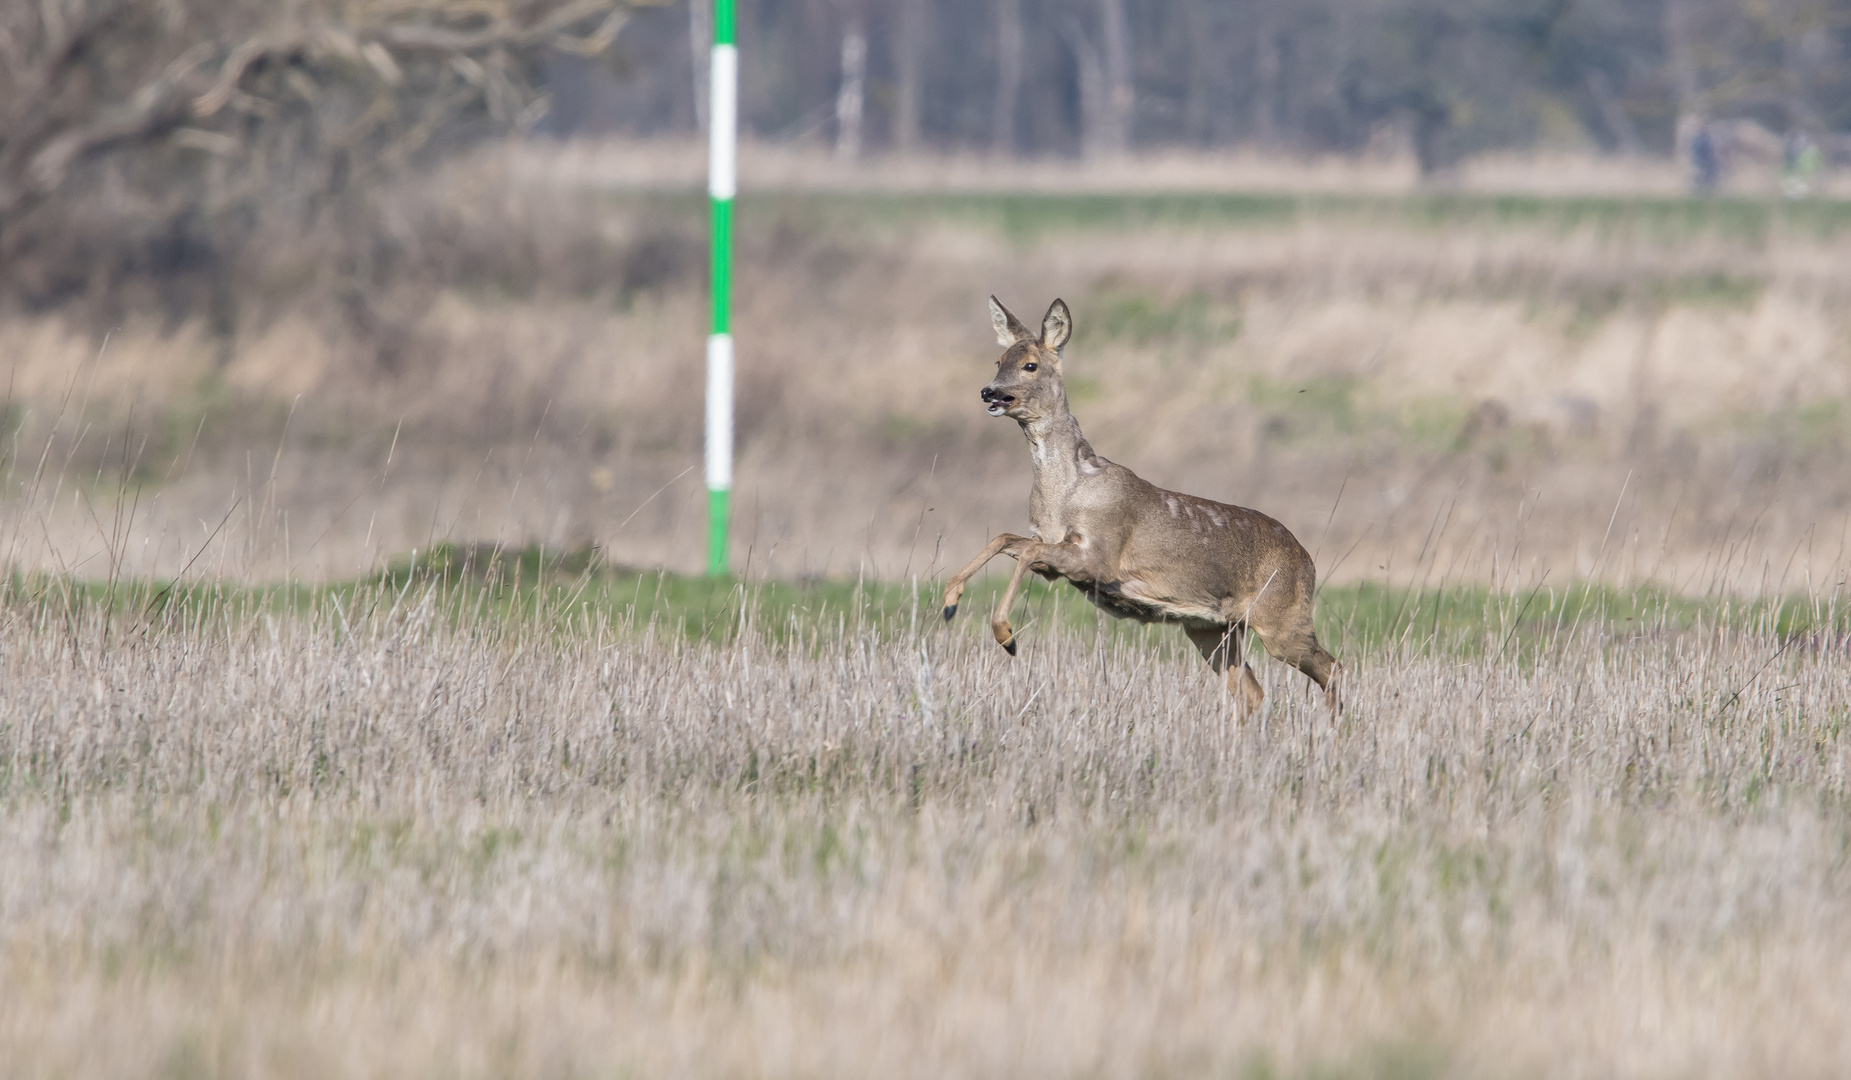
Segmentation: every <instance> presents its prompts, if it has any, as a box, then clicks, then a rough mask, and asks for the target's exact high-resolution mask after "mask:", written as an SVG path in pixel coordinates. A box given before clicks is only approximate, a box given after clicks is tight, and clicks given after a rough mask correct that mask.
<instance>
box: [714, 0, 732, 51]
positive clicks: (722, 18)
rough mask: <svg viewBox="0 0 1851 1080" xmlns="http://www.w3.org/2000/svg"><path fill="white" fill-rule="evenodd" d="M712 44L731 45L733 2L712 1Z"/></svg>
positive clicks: (730, 0)
mask: <svg viewBox="0 0 1851 1080" xmlns="http://www.w3.org/2000/svg"><path fill="white" fill-rule="evenodd" d="M713 43H714V44H715V45H731V44H733V0H713Z"/></svg>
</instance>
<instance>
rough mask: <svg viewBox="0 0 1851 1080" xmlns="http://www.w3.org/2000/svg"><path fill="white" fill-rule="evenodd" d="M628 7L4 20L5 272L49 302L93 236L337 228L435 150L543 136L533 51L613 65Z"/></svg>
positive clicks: (158, 7) (227, 9)
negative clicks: (356, 204)
mask: <svg viewBox="0 0 1851 1080" xmlns="http://www.w3.org/2000/svg"><path fill="white" fill-rule="evenodd" d="M631 6H633V5H632V4H630V3H628V2H627V0H503V2H499V3H493V4H485V3H480V2H476V0H298V2H296V3H290V4H278V3H273V2H271V0H39V2H37V3H25V2H15V3H10V4H5V5H0V268H4V269H0V274H5V275H7V276H10V277H12V278H13V279H14V280H13V281H12V282H11V284H13V285H15V286H16V287H18V288H21V289H23V291H24V292H26V293H27V294H29V295H33V296H38V297H40V298H41V299H47V300H50V299H56V298H57V297H58V296H59V295H61V294H63V293H67V292H69V291H71V290H72V289H73V288H83V287H84V282H83V281H81V280H79V281H76V282H73V281H71V280H70V279H71V278H72V277H73V275H75V276H76V277H77V278H80V279H81V278H83V277H85V276H89V277H94V275H95V274H96V273H97V272H98V269H97V268H98V265H99V260H98V259H97V258H96V257H95V254H94V253H89V254H85V253H83V252H77V253H76V254H75V255H69V254H68V249H70V247H71V245H72V244H73V243H74V242H75V241H74V240H73V236H74V235H75V234H76V232H81V231H82V227H83V226H84V225H85V224H86V223H89V224H90V225H92V226H99V225H100V224H102V223H107V224H108V225H109V226H110V228H112V229H115V230H116V231H117V232H118V233H120V234H121V235H122V236H124V237H127V238H129V239H131V240H132V239H133V237H134V235H135V234H136V233H137V232H138V231H139V232H141V233H145V234H148V235H171V234H172V233H173V232H174V231H175V230H176V229H179V230H183V231H190V233H191V234H192V235H194V236H195V237H197V236H199V235H202V234H203V235H206V236H207V237H208V239H207V240H204V241H199V242H202V243H221V244H222V243H229V241H227V240H226V239H225V237H226V232H225V231H224V230H220V231H219V232H217V233H214V232H213V228H212V226H213V224H214V223H220V224H226V228H227V229H233V228H237V227H245V226H248V224H249V222H250V221H251V220H253V219H254V218H256V217H259V216H262V215H264V214H276V213H285V214H288V213H293V214H295V215H297V216H298V217H299V218H301V219H302V220H303V221H304V223H305V224H306V223H313V221H314V220H315V219H317V218H320V217H323V216H326V215H329V214H334V215H336V216H339V215H340V214H341V213H343V212H344V211H346V210H351V202H350V200H351V199H353V198H355V197H357V196H359V195H360V194H362V193H364V192H365V191H366V190H368V188H369V185H370V184H371V183H373V182H374V181H376V180H378V179H379V178H380V177H382V176H384V175H386V174H390V173H391V172H393V171H394V170H397V169H401V168H403V167H405V166H407V165H410V164H412V163H414V162H417V161H419V160H421V159H424V158H427V157H428V156H430V155H431V154H432V153H434V152H435V151H437V150H438V149H441V148H442V147H445V146H449V145H455V144H457V143H458V142H460V141H461V140H463V139H466V138H467V137H469V136H470V135H472V134H483V133H489V132H495V131H509V130H521V129H523V128H526V127H530V126H532V125H533V124H534V122H536V121H537V120H538V119H539V118H540V117H541V116H542V115H543V114H544V112H545V109H546V97H545V95H544V93H543V91H542V89H541V88H540V86H539V85H538V81H539V80H538V68H539V64H538V58H539V54H540V53H541V52H542V51H543V50H546V49H559V50H566V51H570V52H576V53H582V54H595V53H599V52H602V51H603V50H604V49H606V48H607V47H608V46H609V45H610V44H611V42H612V41H613V40H614V39H615V38H616V36H617V34H618V32H619V31H620V30H621V29H622V27H623V25H624V22H625V20H626V18H627V17H628V15H629V10H630V8H631ZM202 223H203V224H202ZM94 231H95V230H94V229H93V232H94ZM246 231H247V232H248V228H247V229H246ZM61 251H65V252H67V254H66V255H61V254H60V253H61ZM22 279H23V280H22ZM91 284H92V286H94V282H92V283H91Z"/></svg>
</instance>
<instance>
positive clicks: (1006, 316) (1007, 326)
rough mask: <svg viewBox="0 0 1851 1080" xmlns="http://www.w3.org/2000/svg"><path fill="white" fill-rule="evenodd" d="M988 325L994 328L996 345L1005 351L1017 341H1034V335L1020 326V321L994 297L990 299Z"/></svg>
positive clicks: (1026, 328)
mask: <svg viewBox="0 0 1851 1080" xmlns="http://www.w3.org/2000/svg"><path fill="white" fill-rule="evenodd" d="M990 325H991V326H994V327H995V328H996V343H997V344H998V345H1001V346H1002V347H1003V348H1005V349H1007V348H1008V347H1009V346H1011V345H1014V344H1015V343H1016V342H1018V341H1033V340H1035V335H1034V334H1032V333H1030V332H1029V329H1028V327H1026V326H1023V325H1022V320H1021V319H1018V318H1016V317H1015V316H1014V315H1013V314H1011V313H1010V311H1009V309H1008V308H1006V307H1004V306H1003V302H1002V301H1001V300H998V299H997V298H996V297H994V296H992V297H990Z"/></svg>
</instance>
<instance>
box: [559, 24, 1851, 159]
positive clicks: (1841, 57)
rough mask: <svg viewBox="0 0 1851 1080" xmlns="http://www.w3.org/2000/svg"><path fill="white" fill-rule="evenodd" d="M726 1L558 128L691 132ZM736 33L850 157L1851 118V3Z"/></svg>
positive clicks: (1421, 155) (1506, 140) (795, 127)
mask: <svg viewBox="0 0 1851 1080" xmlns="http://www.w3.org/2000/svg"><path fill="white" fill-rule="evenodd" d="M707 2H708V0H692V2H691V3H687V4H677V5H672V6H664V7H659V8H655V9H650V10H639V11H638V12H637V13H636V15H635V17H634V18H633V20H632V23H631V25H630V26H629V27H627V28H626V29H625V31H624V33H623V35H622V37H621V38H620V39H619V40H618V41H617V43H616V45H615V47H614V48H613V49H612V50H611V51H610V52H609V53H608V54H607V55H605V56H602V57H596V58H585V57H565V56H558V57H555V58H554V59H553V61H552V63H551V64H550V65H549V78H550V80H551V82H552V85H553V90H554V93H555V99H554V104H553V109H552V111H551V113H550V114H549V116H548V118H547V120H546V121H545V126H546V127H547V128H548V129H550V130H552V131H555V132H559V133H572V132H612V133H616V132H621V133H627V134H638V135H646V134H653V133H660V132H674V131H692V130H694V129H695V128H696V127H697V126H698V124H699V123H700V121H701V116H702V112H703V107H702V103H701V101H700V90H699V82H700V77H701V67H702V63H703V59H704V57H703V53H702V51H701V50H700V49H698V48H691V47H690V46H691V45H693V44H694V43H695V42H696V41H699V40H703V39H704V36H705V32H706V19H707V17H708V16H707V11H706V6H707ZM739 39H740V48H741V57H742V60H741V64H742V71H743V75H742V78H743V83H744V85H743V87H742V98H743V100H742V122H743V124H744V126H745V129H746V130H747V131H748V132H749V133H750V134H752V135H756V136H758V137H760V138H763V139H769V140H788V139H793V138H803V137H812V138H821V139H824V140H828V141H832V142H836V143H838V144H839V143H841V142H843V141H844V139H845V138H846V139H848V140H849V141H850V143H851V145H850V146H849V147H847V149H854V148H855V147H854V146H853V143H854V142H855V141H858V142H859V143H860V145H861V146H862V147H866V148H869V149H888V148H890V149H896V150H902V151H905V150H913V149H918V148H930V149H957V150H963V151H971V150H981V151H988V152H996V153H1001V154H1042V155H1047V154H1070V155H1071V154H1079V155H1107V154H1113V153H1119V152H1123V151H1125V150H1128V149H1138V148H1144V147H1156V146H1187V147H1233V146H1262V147H1269V148H1278V149H1284V150H1291V151H1299V152H1355V151H1361V150H1365V149H1368V148H1370V147H1371V146H1372V145H1373V146H1376V147H1381V146H1382V144H1383V143H1384V142H1389V143H1390V144H1392V145H1394V146H1395V147H1397V148H1406V149H1411V150H1412V151H1413V152H1414V153H1415V154H1416V155H1417V157H1418V159H1419V161H1420V163H1421V164H1422V166H1423V168H1424V169H1425V170H1427V171H1429V172H1431V171H1437V170H1443V169H1445V168H1446V167H1448V166H1449V165H1451V164H1452V163H1454V162H1456V161H1458V160H1459V159H1460V158H1462V157H1464V156H1467V155H1470V154H1473V153H1478V152H1483V151H1487V150H1493V149H1512V148H1518V149H1521V148H1528V147H1533V146H1537V145H1539V144H1543V145H1554V146H1571V147H1575V148H1582V149H1598V150H1602V151H1608V152H1615V153H1630V154H1661V155H1662V154H1670V153H1672V152H1674V150H1675V149H1676V148H1677V145H1678V141H1679V138H1680V134H1682V135H1683V137H1685V138H1688V137H1689V134H1690V132H1691V130H1692V128H1693V125H1695V124H1697V123H1701V122H1704V121H1731V120H1734V121H1753V122H1755V123H1756V124H1758V125H1759V126H1761V127H1762V128H1765V129H1767V130H1768V131H1770V132H1775V133H1786V132H1792V131H1804V132H1806V133H1807V134H1808V135H1810V136H1812V137H1814V138H1819V139H1826V140H1829V139H1830V137H1831V136H1832V135H1833V134H1835V133H1838V132H1842V131H1845V130H1846V129H1847V128H1851V66H1847V64H1846V63H1845V59H1846V53H1847V47H1848V45H1851V4H1846V3H1842V2H1810V0H1773V2H1764V3H1749V2H1742V0H742V2H741V4H740V7H739ZM858 82H859V85H857V83H858ZM857 97H858V98H859V99H860V106H859V109H858V110H857V108H856V104H855V99H856V98H857ZM845 99H846V100H845ZM857 115H858V116H859V124H858V125H857V124H856V117H857ZM850 126H858V127H859V129H860V130H859V131H856V132H849V131H846V130H844V129H845V128H847V127H850Z"/></svg>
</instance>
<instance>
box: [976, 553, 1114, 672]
mask: <svg viewBox="0 0 1851 1080" xmlns="http://www.w3.org/2000/svg"><path fill="white" fill-rule="evenodd" d="M1014 555H1015V559H1016V563H1015V573H1013V574H1011V575H1009V587H1008V588H1006V589H1004V590H1003V596H1002V599H1000V600H998V601H997V602H996V611H995V613H993V614H992V615H991V616H990V633H991V635H992V636H994V637H995V638H996V643H997V644H998V645H1001V646H1002V647H1003V648H1004V649H1006V650H1008V652H1009V655H1010V656H1014V655H1015V629H1014V628H1013V627H1011V626H1010V625H1009V608H1010V607H1011V605H1013V604H1014V603H1015V594H1016V591H1017V590H1018V589H1020V588H1021V587H1022V575H1024V574H1026V573H1027V572H1028V571H1029V568H1030V567H1031V566H1033V567H1035V568H1036V569H1037V572H1040V571H1041V569H1042V568H1045V569H1046V570H1048V571H1052V574H1051V576H1050V578H1049V580H1052V579H1053V578H1056V577H1071V578H1080V579H1094V578H1096V577H1097V575H1096V574H1094V573H1093V571H1092V566H1091V564H1090V562H1089V561H1088V559H1087V553H1086V550H1085V549H1084V548H1082V547H1080V546H1079V545H1078V544H1076V543H1074V542H1073V541H1071V540H1069V541H1063V542H1062V543H1059V544H1044V543H1042V542H1040V541H1038V540H1031V541H1029V542H1028V543H1027V544H1025V545H1023V546H1022V547H1021V548H1020V549H1019V550H1017V551H1016V552H1014Z"/></svg>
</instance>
